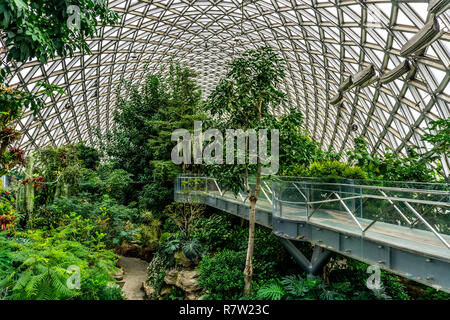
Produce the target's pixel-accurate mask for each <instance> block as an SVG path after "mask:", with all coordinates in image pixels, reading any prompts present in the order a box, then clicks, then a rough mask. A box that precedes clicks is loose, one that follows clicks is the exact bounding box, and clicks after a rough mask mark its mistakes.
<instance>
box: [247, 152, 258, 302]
mask: <svg viewBox="0 0 450 320" xmlns="http://www.w3.org/2000/svg"><path fill="white" fill-rule="evenodd" d="M258 159H259V158H258ZM246 180H247V190H248V194H249V199H250V214H249V225H248V247H247V258H246V260H245V269H244V296H247V295H250V294H252V279H253V251H254V248H255V225H256V202H257V201H258V195H259V189H260V186H261V162H260V161H259V160H258V169H257V173H256V184H255V191H254V194H253V193H252V191H251V189H250V186H249V184H248V178H247V179H246Z"/></svg>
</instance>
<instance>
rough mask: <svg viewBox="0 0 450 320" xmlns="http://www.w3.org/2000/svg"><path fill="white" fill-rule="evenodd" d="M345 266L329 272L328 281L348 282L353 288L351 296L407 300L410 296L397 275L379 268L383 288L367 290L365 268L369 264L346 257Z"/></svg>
mask: <svg viewBox="0 0 450 320" xmlns="http://www.w3.org/2000/svg"><path fill="white" fill-rule="evenodd" d="M346 261H347V262H346V265H345V267H343V268H341V269H339V270H334V271H332V272H331V274H330V277H329V281H330V283H349V284H350V286H351V288H352V289H353V291H354V292H353V293H354V294H353V298H354V299H356V298H358V299H362V298H364V299H365V298H367V299H377V298H384V299H386V298H389V299H395V300H409V299H410V297H409V295H408V293H407V291H406V287H405V285H404V284H403V283H401V282H400V279H399V277H397V276H394V275H392V274H390V273H388V272H386V271H384V270H381V278H380V281H381V284H382V287H383V289H382V290H381V292H380V293H374V292H372V291H369V290H368V289H367V286H366V281H367V278H368V276H369V275H368V273H367V268H368V267H369V265H367V264H365V263H362V262H359V261H357V260H354V259H346Z"/></svg>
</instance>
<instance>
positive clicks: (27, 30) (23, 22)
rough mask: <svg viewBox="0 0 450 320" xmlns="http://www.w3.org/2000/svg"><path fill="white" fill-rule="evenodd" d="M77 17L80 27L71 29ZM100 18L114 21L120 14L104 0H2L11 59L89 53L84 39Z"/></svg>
mask: <svg viewBox="0 0 450 320" xmlns="http://www.w3.org/2000/svg"><path fill="white" fill-rule="evenodd" d="M75 6H76V7H77V8H76V9H74V8H75ZM77 10H79V14H78V11H77ZM74 19H75V20H74ZM76 19H79V29H78V27H75V28H71V24H70V23H71V22H73V21H76ZM97 19H99V20H101V21H102V25H107V24H114V23H115V22H116V21H117V20H118V15H117V14H116V13H115V12H112V11H110V10H109V8H108V6H107V4H106V2H105V1H103V0H72V1H65V0H32V1H29V0H5V1H1V2H0V30H2V31H3V32H4V33H5V34H6V46H7V47H9V48H10V49H9V52H8V61H10V60H12V59H14V60H16V61H19V62H26V61H27V60H29V59H32V58H35V57H36V58H38V59H39V60H40V61H41V62H42V63H46V62H47V61H48V59H49V58H54V57H56V56H66V55H72V54H73V53H74V51H75V50H81V51H85V52H86V53H90V49H89V46H88V44H87V43H86V42H85V39H86V38H88V37H92V36H94V35H95V34H96V27H97V24H98V20H97ZM72 20H73V21H72Z"/></svg>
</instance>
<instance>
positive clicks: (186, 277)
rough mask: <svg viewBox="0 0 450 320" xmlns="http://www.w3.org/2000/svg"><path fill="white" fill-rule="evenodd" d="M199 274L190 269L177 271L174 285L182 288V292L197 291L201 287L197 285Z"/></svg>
mask: <svg viewBox="0 0 450 320" xmlns="http://www.w3.org/2000/svg"><path fill="white" fill-rule="evenodd" d="M199 276H200V275H199V274H198V273H197V272H196V271H194V270H192V271H188V270H183V271H180V272H179V273H178V278H177V282H176V284H175V285H176V286H177V287H179V288H181V289H183V291H184V292H187V293H192V292H196V291H199V290H200V289H201V287H200V286H199V285H198V277H199Z"/></svg>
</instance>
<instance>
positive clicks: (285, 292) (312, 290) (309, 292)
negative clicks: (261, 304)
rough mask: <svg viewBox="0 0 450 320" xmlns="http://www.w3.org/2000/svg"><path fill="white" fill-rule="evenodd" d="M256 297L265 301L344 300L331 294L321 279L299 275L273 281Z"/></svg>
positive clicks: (259, 290) (261, 289) (263, 286)
mask: <svg viewBox="0 0 450 320" xmlns="http://www.w3.org/2000/svg"><path fill="white" fill-rule="evenodd" d="M256 297H257V299H265V300H282V299H283V300H320V299H324V300H325V299H327V298H330V297H332V298H342V296H339V295H338V294H335V293H334V292H329V290H327V289H326V288H325V286H324V285H323V282H322V280H321V279H318V278H302V277H301V276H299V275H290V276H285V277H283V278H282V279H281V280H278V279H273V280H270V281H268V282H267V283H266V284H264V285H262V286H261V287H260V288H259V289H258V291H257V293H256ZM330 300H331V299H330ZM335 300H337V299H335Z"/></svg>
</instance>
